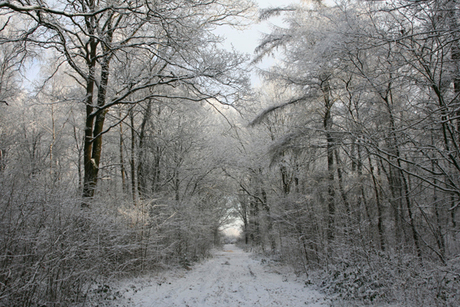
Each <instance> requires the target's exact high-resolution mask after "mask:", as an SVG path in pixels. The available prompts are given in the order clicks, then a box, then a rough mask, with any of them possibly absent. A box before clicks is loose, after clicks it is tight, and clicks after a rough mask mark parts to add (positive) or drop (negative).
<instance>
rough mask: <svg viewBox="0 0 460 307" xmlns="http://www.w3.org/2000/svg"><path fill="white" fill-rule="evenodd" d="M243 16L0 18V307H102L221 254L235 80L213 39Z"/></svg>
mask: <svg viewBox="0 0 460 307" xmlns="http://www.w3.org/2000/svg"><path fill="white" fill-rule="evenodd" d="M251 7H252V4H251V3H249V2H246V1H188V0H187V1H182V0H177V1H176V0H174V1H153V2H143V3H139V2H132V1H115V2H114V1H92V0H89V1H86V0H81V1H64V2H62V1H58V2H56V1H50V2H48V3H46V2H43V1H35V2H34V1H32V2H30V1H29V2H27V3H25V2H22V1H8V2H3V3H1V4H0V14H1V15H0V101H1V103H0V306H93V305H100V304H104V303H103V302H102V303H101V302H100V301H98V300H100V299H101V298H102V299H107V300H113V299H115V298H116V297H117V295H119V293H118V294H117V293H116V291H113V290H112V289H111V288H110V280H114V279H118V278H123V277H130V276H136V275H139V274H148V273H149V272H152V271H154V270H159V269H167V268H168V267H170V266H181V267H184V268H188V266H189V265H191V264H192V263H193V262H195V261H198V260H200V259H203V258H205V257H208V256H209V252H210V250H211V248H213V247H214V246H216V245H219V244H220V237H219V236H220V233H219V228H220V226H221V225H222V224H225V223H226V222H227V221H228V220H229V219H231V218H232V217H231V214H230V213H229V207H231V206H232V205H233V204H232V197H231V194H232V189H231V184H230V183H228V182H227V180H226V177H224V176H222V170H221V161H222V160H223V159H224V157H225V154H226V153H225V147H224V146H221V144H220V143H219V142H218V141H217V139H218V138H219V136H220V135H221V134H224V133H226V130H228V129H229V127H230V126H229V125H228V124H225V125H226V126H225V125H224V124H222V122H225V118H221V117H219V116H218V114H219V112H222V110H223V107H222V106H224V105H230V104H237V103H239V101H240V100H241V97H242V96H243V95H245V92H246V91H247V90H248V80H247V77H246V71H245V68H244V63H245V61H246V57H244V56H242V55H241V54H238V53H237V52H233V51H226V50H224V49H223V48H221V45H220V42H221V41H222V39H221V38H220V37H218V36H217V35H216V34H214V30H215V28H216V27H218V26H221V25H225V24H230V25H231V24H234V23H240V22H243V23H244V22H246V21H245V20H248V19H244V18H247V17H248V16H249V13H250V10H251ZM38 70H39V73H37V75H38V76H37V77H35V78H33V77H34V76H33V75H32V73H31V72H30V71H32V72H33V71H38ZM27 78H29V79H30V78H33V79H32V80H26V79H27ZM107 304H108V305H110V304H111V303H110V301H109V302H108V303H107Z"/></svg>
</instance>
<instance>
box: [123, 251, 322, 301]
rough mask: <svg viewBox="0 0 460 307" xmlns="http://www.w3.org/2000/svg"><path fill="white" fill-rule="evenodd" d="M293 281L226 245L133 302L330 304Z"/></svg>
mask: <svg viewBox="0 0 460 307" xmlns="http://www.w3.org/2000/svg"><path fill="white" fill-rule="evenodd" d="M294 279H295V276H294V275H291V274H288V273H280V272H279V271H278V270H277V269H276V267H273V266H270V265H265V264H261V261H258V260H255V259H253V258H252V257H251V254H250V253H246V252H244V251H243V250H242V249H240V248H238V247H236V246H235V245H225V246H224V249H223V250H222V251H218V252H216V253H215V255H214V257H213V258H212V259H210V260H208V261H206V262H204V263H201V264H198V265H196V266H194V268H193V269H191V270H190V271H189V272H187V273H186V274H185V275H183V276H179V277H175V278H172V279H169V280H164V282H162V283H156V284H155V285H150V286H147V287H145V288H143V289H142V290H141V291H138V292H137V293H136V294H134V295H133V297H132V298H131V302H132V304H133V306H136V307H153V306H155V307H163V306H164V307H166V306H168V307H172V306H183V307H186V306H188V307H204V306H229V307H230V306H232V307H233V306H235V307H239V306H264V307H267V306H309V307H316V306H326V305H327V304H326V301H325V300H324V299H323V297H322V295H321V294H320V293H319V292H317V291H315V290H313V289H311V288H308V287H306V286H305V284H303V283H300V282H298V281H295V280H294Z"/></svg>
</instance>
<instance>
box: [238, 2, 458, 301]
mask: <svg viewBox="0 0 460 307" xmlns="http://www.w3.org/2000/svg"><path fill="white" fill-rule="evenodd" d="M459 9H460V7H459V3H458V1H453V0H443V1H404V0H398V1H342V2H341V3H339V4H337V5H336V6H333V7H328V6H326V5H325V4H322V3H321V1H317V2H314V3H313V2H312V3H304V4H302V5H299V6H296V7H287V8H278V9H267V10H265V11H263V12H262V13H261V18H270V16H272V15H278V14H282V16H283V17H284V19H285V25H284V26H281V27H275V28H274V30H273V31H272V32H271V33H270V34H268V35H266V36H265V37H264V39H263V41H262V42H261V44H260V45H259V47H258V49H257V57H256V61H257V60H259V59H262V58H264V57H265V56H266V55H271V54H275V57H276V59H277V63H276V64H275V65H274V66H273V67H272V68H270V69H268V70H266V71H263V72H262V74H263V76H264V77H265V83H264V84H263V85H262V86H261V88H260V93H261V94H260V97H261V98H260V99H259V102H260V103H259V113H258V115H257V116H254V117H253V118H252V121H251V126H252V128H251V129H252V130H251V131H252V135H253V138H254V140H253V141H252V142H254V143H255V144H257V143H258V144H259V147H258V148H264V146H265V144H270V145H269V146H265V148H266V153H268V156H263V155H256V154H255V153H254V151H251V153H252V155H246V157H247V159H248V160H249V161H252V162H248V164H247V166H246V168H243V169H241V168H240V169H239V170H238V174H239V176H237V175H234V176H233V177H234V178H235V179H236V181H237V182H238V183H239V185H240V190H241V193H240V203H239V212H240V213H241V215H242V218H243V221H244V233H245V240H246V242H248V243H249V244H252V246H254V247H255V248H260V249H262V250H264V251H266V252H269V251H271V252H272V253H276V254H277V255H278V256H279V257H281V258H282V259H284V260H285V261H288V262H290V263H292V264H293V265H294V266H295V267H296V268H297V269H298V270H299V272H305V273H307V274H311V272H315V271H316V272H321V274H320V278H321V280H322V281H323V282H324V283H323V286H324V287H325V289H327V290H328V291H330V292H331V293H335V294H338V295H340V296H342V297H344V298H347V299H359V300H363V301H365V302H368V303H369V302H371V303H373V302H378V301H385V302H391V301H397V302H403V304H404V305H405V306H422V305H423V306H431V305H432V306H456V305H458V303H459V301H460V293H459V291H458V289H459V280H460V279H459V278H460V266H459V260H460V258H459V252H460V244H459V239H460V237H459V231H460V227H459V222H460V217H459V215H458V212H459V203H460V202H459V200H460V199H459V196H460V189H459V187H460V181H459V180H460V176H459V175H460V172H459V171H460V168H459V166H460V160H459V159H460V151H459V148H460V146H459V145H460V117H459V115H460V113H459V108H460V103H459V93H460V82H459V80H460V74H459V72H460V71H459V67H460V57H459V50H460V48H459V47H460V45H459V37H460V36H459V33H460V28H459V16H460V14H459V13H460V11H459ZM312 278H313V277H312Z"/></svg>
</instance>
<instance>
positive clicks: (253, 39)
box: [217, 0, 301, 85]
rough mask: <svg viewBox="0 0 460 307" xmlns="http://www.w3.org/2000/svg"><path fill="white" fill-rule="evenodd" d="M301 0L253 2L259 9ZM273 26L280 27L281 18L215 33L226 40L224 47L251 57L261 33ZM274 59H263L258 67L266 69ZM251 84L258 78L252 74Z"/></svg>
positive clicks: (227, 28) (221, 29)
mask: <svg viewBox="0 0 460 307" xmlns="http://www.w3.org/2000/svg"><path fill="white" fill-rule="evenodd" d="M300 1H301V0H255V2H256V3H257V4H258V5H259V8H268V7H278V6H287V5H289V4H292V3H299V2H300ZM273 24H276V25H282V18H281V17H279V18H271V19H270V20H268V21H263V22H260V23H257V24H254V25H252V26H250V27H249V28H247V29H245V30H237V29H233V28H230V27H221V28H220V29H219V30H217V33H218V34H219V35H221V36H223V37H225V38H226V40H225V43H224V46H225V47H227V48H231V47H230V46H233V47H234V48H235V49H236V50H237V51H240V52H244V53H248V54H250V55H251V56H253V54H254V49H255V48H256V47H257V45H258V44H259V43H260V40H261V38H262V34H263V33H270V31H271V26H272V25H273ZM273 61H274V59H265V60H264V61H262V63H260V64H258V65H257V66H258V67H261V68H267V67H269V66H270V65H271V64H272V63H273ZM251 79H252V83H253V85H257V84H258V83H259V81H260V80H259V78H258V77H257V74H256V73H255V72H253V74H252V77H251Z"/></svg>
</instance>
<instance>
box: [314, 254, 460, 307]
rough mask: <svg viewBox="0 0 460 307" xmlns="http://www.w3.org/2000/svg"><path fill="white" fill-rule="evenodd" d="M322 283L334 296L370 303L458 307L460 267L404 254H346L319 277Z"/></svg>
mask: <svg viewBox="0 0 460 307" xmlns="http://www.w3.org/2000/svg"><path fill="white" fill-rule="evenodd" d="M319 280H321V281H320V282H319V283H320V285H321V287H322V288H323V290H324V291H325V292H327V293H328V294H330V295H331V296H332V297H336V298H340V299H344V300H353V301H360V302H363V303H367V304H377V303H397V304H403V305H404V306H414V307H415V306H452V307H453V306H458V305H459V303H460V266H459V265H458V263H453V262H452V263H450V264H449V265H447V266H441V265H440V264H437V263H432V262H429V261H426V260H425V261H424V262H423V263H420V260H419V259H418V258H417V257H416V256H414V255H409V254H406V253H402V252H395V251H392V252H382V251H368V252H365V251H360V250H356V249H355V250H353V251H351V252H346V251H344V252H343V253H341V257H340V258H338V259H336V262H335V263H333V264H331V265H330V266H329V268H328V269H327V270H324V271H323V272H322V273H320V274H319Z"/></svg>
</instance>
